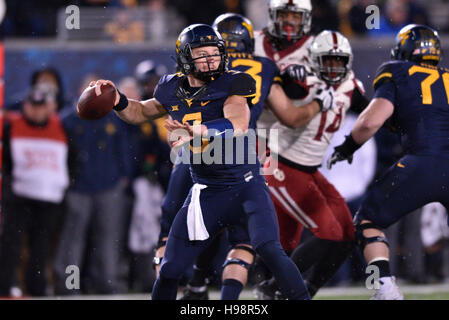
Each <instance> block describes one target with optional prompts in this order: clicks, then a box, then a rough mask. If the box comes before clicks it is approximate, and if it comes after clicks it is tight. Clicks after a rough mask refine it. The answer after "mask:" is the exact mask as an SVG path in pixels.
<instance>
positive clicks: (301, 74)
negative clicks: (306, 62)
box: [281, 64, 307, 82]
mask: <svg viewBox="0 0 449 320" xmlns="http://www.w3.org/2000/svg"><path fill="white" fill-rule="evenodd" d="M281 76H282V77H283V78H286V77H287V78H290V79H292V80H294V81H299V82H304V81H306V77H307V70H306V68H305V67H304V66H303V65H300V64H291V65H289V66H288V67H287V68H286V69H285V70H283V71H282V72H281Z"/></svg>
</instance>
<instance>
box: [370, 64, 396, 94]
mask: <svg viewBox="0 0 449 320" xmlns="http://www.w3.org/2000/svg"><path fill="white" fill-rule="evenodd" d="M393 63H394V62H392V61H390V62H385V63H383V64H382V65H381V66H380V67H379V68H378V69H377V71H376V76H375V77H374V80H373V87H374V90H376V89H377V88H378V87H379V86H380V85H381V84H382V83H385V82H389V81H393Z"/></svg>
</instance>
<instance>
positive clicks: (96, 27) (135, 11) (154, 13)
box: [57, 7, 184, 45]
mask: <svg viewBox="0 0 449 320" xmlns="http://www.w3.org/2000/svg"><path fill="white" fill-rule="evenodd" d="M68 17H69V15H68V14H67V13H66V11H65V8H61V9H60V10H59V11H58V23H57V25H58V29H57V30H58V33H57V39H58V40H59V41H73V40H83V41H111V40H112V41H114V42H116V43H119V44H127V43H139V42H146V41H151V42H152V44H153V45H155V44H156V45H161V44H165V43H167V41H173V40H175V41H176V37H177V36H178V33H179V30H181V29H182V27H183V25H184V21H183V20H182V19H181V18H180V17H179V15H177V14H176V13H175V12H174V11H173V10H171V9H170V8H164V10H152V9H151V8H149V7H136V8H128V9H120V8H88V7H80V28H79V29H71V30H69V29H67V27H66V21H67V18H68Z"/></svg>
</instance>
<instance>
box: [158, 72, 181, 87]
mask: <svg viewBox="0 0 449 320" xmlns="http://www.w3.org/2000/svg"><path fill="white" fill-rule="evenodd" d="M182 76H183V74H182V73H180V72H177V73H172V74H164V75H163V76H162V77H161V78H160V79H159V82H158V85H163V84H165V83H168V82H170V81H171V80H172V79H178V78H180V77H182Z"/></svg>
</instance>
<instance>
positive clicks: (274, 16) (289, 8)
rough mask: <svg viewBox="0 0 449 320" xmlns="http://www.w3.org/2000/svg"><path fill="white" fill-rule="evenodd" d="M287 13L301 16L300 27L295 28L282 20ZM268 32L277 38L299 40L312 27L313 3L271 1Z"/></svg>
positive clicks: (285, 0) (296, 0) (305, 0)
mask: <svg viewBox="0 0 449 320" xmlns="http://www.w3.org/2000/svg"><path fill="white" fill-rule="evenodd" d="M287 12H292V13H297V14H300V15H301V21H300V22H298V23H299V26H298V28H297V30H295V26H293V25H292V24H291V23H288V22H285V21H283V20H282V19H281V15H282V14H285V13H287ZM268 13H269V20H268V32H269V33H270V34H271V35H272V36H273V37H276V38H282V39H287V40H289V41H290V40H297V39H300V38H302V37H303V36H304V35H306V34H308V33H309V32H310V28H311V25H312V3H311V1H310V0H270V2H269V4H268Z"/></svg>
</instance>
